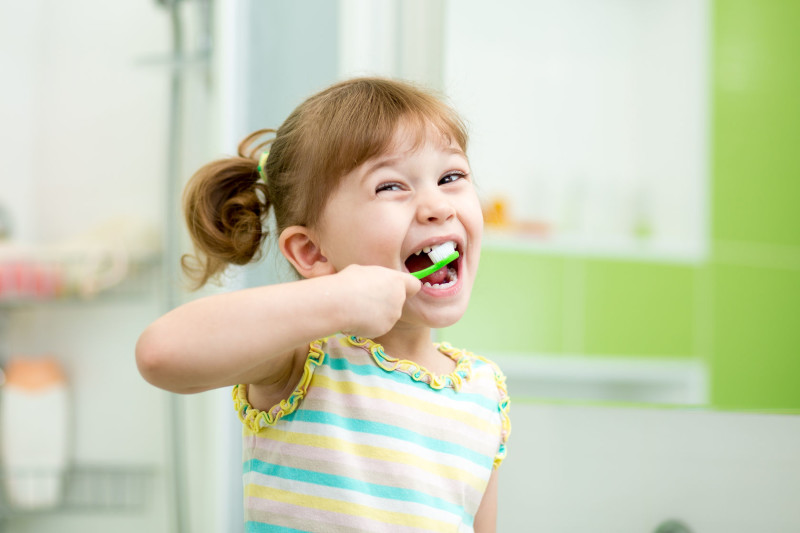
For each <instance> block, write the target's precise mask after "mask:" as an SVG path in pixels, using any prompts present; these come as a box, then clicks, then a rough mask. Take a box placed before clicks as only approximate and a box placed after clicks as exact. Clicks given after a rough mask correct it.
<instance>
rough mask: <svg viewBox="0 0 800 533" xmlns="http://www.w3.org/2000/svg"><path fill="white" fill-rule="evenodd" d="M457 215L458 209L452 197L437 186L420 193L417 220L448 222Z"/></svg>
mask: <svg viewBox="0 0 800 533" xmlns="http://www.w3.org/2000/svg"><path fill="white" fill-rule="evenodd" d="M455 216H456V209H455V206H454V205H453V203H452V202H451V201H450V198H448V197H447V195H446V194H444V193H442V192H441V191H440V190H439V188H438V187H437V188H436V190H434V191H426V192H425V193H423V194H420V195H419V200H418V205H417V220H418V221H419V222H421V223H426V224H436V223H442V222H446V221H448V220H450V219H452V218H454V217H455Z"/></svg>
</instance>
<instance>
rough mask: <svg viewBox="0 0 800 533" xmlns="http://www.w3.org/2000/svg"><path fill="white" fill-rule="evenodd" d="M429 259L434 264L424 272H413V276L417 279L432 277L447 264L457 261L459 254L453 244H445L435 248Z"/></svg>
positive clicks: (429, 254)
mask: <svg viewBox="0 0 800 533" xmlns="http://www.w3.org/2000/svg"><path fill="white" fill-rule="evenodd" d="M428 257H429V258H430V260H431V261H433V264H432V265H431V266H429V267H428V268H426V269H424V270H420V271H419V272H412V273H411V275H412V276H414V277H415V278H417V279H422V278H424V277H425V276H430V275H431V274H433V273H434V272H436V271H437V270H439V269H440V268H442V267H443V266H445V265H446V264H447V263H450V262H451V261H455V260H456V259H457V258H458V252H457V251H456V249H455V246H454V244H453V243H452V242H445V243H442V244H440V245H439V246H437V247H436V248H434V249H433V250H431V251H430V252H429V253H428Z"/></svg>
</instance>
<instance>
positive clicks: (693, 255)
mask: <svg viewBox="0 0 800 533" xmlns="http://www.w3.org/2000/svg"><path fill="white" fill-rule="evenodd" d="M483 249H484V250H494V251H502V252H524V253H530V254H537V255H554V256H569V257H589V258H605V259H622V260H630V261H645V262H659V263H676V264H689V265H694V264H700V263H702V262H704V261H705V260H706V257H707V252H706V250H705V247H704V246H703V245H702V244H700V243H686V242H676V241H666V240H664V241H656V240H647V239H636V238H634V237H618V238H613V237H604V238H590V237H566V236H564V237H554V238H549V237H547V238H546V237H536V236H527V235H524V234H521V233H511V232H504V231H497V230H492V229H487V230H486V231H485V234H484V240H483Z"/></svg>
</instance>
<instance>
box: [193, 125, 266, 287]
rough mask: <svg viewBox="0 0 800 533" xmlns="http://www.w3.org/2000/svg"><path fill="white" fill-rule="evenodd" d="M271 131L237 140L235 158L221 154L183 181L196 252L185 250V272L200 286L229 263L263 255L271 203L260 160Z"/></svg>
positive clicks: (236, 262)
mask: <svg viewBox="0 0 800 533" xmlns="http://www.w3.org/2000/svg"><path fill="white" fill-rule="evenodd" d="M273 132H274V130H260V131H257V132H255V133H253V134H251V135H250V136H248V137H247V138H246V139H244V140H243V141H242V143H241V144H240V145H239V155H238V157H231V158H227V159H220V160H218V161H214V162H211V163H208V164H207V165H205V166H203V167H202V168H200V170H198V171H197V172H196V173H195V174H194V176H192V178H191V180H189V183H188V184H187V186H186V191H185V193H184V196H183V209H184V216H185V218H186V225H187V227H188V229H189V235H190V236H191V238H192V242H193V243H194V250H195V254H194V255H188V254H187V255H184V256H183V258H182V259H181V265H182V267H183V271H184V273H185V274H186V275H187V276H188V277H189V278H190V279H191V280H192V281H193V282H194V284H193V286H194V288H195V289H198V288H200V287H202V286H203V285H205V284H206V283H207V282H208V281H209V280H210V279H211V278H214V277H216V276H217V275H218V274H220V273H222V272H223V271H224V270H225V269H226V268H227V267H228V265H231V264H233V265H246V264H248V263H250V262H252V261H254V260H257V259H259V258H260V257H261V247H262V245H263V243H264V239H265V238H266V237H267V231H266V226H265V222H266V218H267V215H268V213H269V208H270V205H271V200H270V194H269V189H268V187H267V184H266V183H264V182H263V181H261V176H260V175H259V172H258V159H259V157H260V155H261V153H262V152H263V151H264V149H265V148H266V147H267V146H268V145H269V144H270V142H271V140H269V141H262V142H258V143H257V142H256V141H258V140H259V139H260V138H262V137H263V136H264V134H267V133H273Z"/></svg>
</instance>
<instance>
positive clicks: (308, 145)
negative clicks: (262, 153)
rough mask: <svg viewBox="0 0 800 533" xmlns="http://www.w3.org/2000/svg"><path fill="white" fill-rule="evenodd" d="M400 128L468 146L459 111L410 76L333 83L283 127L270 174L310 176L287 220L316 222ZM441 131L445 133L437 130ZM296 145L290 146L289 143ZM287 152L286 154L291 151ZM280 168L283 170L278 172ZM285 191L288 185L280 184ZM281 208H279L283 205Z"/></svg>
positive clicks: (418, 141)
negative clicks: (333, 196)
mask: <svg viewBox="0 0 800 533" xmlns="http://www.w3.org/2000/svg"><path fill="white" fill-rule="evenodd" d="M400 128H403V129H404V130H406V131H407V133H408V135H409V136H410V137H409V139H408V140H411V141H412V142H413V148H417V147H419V146H420V145H422V144H423V143H424V142H426V141H429V140H431V141H439V142H441V143H442V144H443V145H444V146H450V145H453V144H455V145H457V146H458V147H459V148H460V149H461V150H462V151H463V152H464V153H465V154H466V151H467V130H466V126H465V124H464V122H463V121H462V120H461V118H460V117H459V116H458V114H457V113H456V112H455V111H454V110H453V109H452V108H451V107H450V106H448V105H447V104H445V103H444V102H443V101H441V100H439V99H438V98H437V97H436V96H434V95H431V94H429V93H428V92H426V91H424V90H422V89H420V88H417V87H416V86H414V85H413V84H410V83H407V82H398V81H395V80H389V79H384V78H358V79H355V80H348V81H345V82H341V83H338V84H336V85H333V86H331V87H329V88H327V89H325V90H323V91H322V92H320V93H317V94H316V95H314V96H312V97H311V98H309V99H308V100H306V101H305V102H304V103H302V104H301V105H300V106H299V107H298V108H297V109H295V111H294V112H293V113H292V114H291V115H290V116H289V118H287V120H286V122H284V124H283V125H282V126H281V128H280V129H279V130H278V134H277V137H276V140H275V143H274V144H273V145H272V151H274V152H276V153H278V152H280V153H282V156H281V157H280V158H276V159H280V160H281V161H282V162H281V164H280V165H279V164H278V163H277V161H273V158H272V157H270V158H269V160H268V161H267V165H268V167H269V174H270V175H277V174H283V175H286V176H287V181H286V182H285V183H286V187H287V189H288V187H290V186H292V187H293V186H294V185H290V183H292V182H294V183H297V182H302V185H300V187H301V188H302V189H303V190H304V192H303V194H301V195H299V196H297V197H298V198H303V200H302V201H301V202H302V205H298V206H297V207H296V209H293V214H292V215H291V216H288V215H287V216H286V217H283V216H281V220H285V221H286V224H302V225H309V226H313V225H315V224H316V223H317V222H318V220H319V216H320V214H321V212H322V209H323V207H324V206H325V202H326V201H327V199H328V197H329V196H330V195H331V193H333V192H334V191H335V190H336V188H337V187H338V186H339V183H340V182H341V180H342V178H343V177H344V176H345V175H346V174H348V173H349V172H351V171H352V170H354V169H355V168H357V167H359V166H360V165H362V164H364V163H365V162H367V161H368V160H370V159H372V158H373V157H376V156H379V155H381V154H384V153H386V152H387V151H389V150H391V149H392V145H393V143H394V142H395V141H396V135H397V132H398V130H399V129H400ZM437 135H439V138H438V139H434V138H432V136H433V137H435V136H437ZM290 146H291V147H292V148H291V149H289V147H290ZM284 153H285V155H283V154H284ZM273 172H274V173H275V174H273ZM273 186H275V187H276V188H277V190H276V193H277V194H280V195H282V194H284V190H282V189H280V187H279V186H278V185H276V184H273ZM276 214H278V209H277V207H276ZM279 228H280V226H279Z"/></svg>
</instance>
